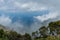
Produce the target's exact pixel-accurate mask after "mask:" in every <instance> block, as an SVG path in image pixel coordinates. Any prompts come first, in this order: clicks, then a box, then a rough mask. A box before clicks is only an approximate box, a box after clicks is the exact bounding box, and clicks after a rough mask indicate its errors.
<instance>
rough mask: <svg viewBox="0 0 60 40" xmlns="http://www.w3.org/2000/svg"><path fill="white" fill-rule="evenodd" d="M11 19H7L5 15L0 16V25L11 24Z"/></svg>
mask: <svg viewBox="0 0 60 40" xmlns="http://www.w3.org/2000/svg"><path fill="white" fill-rule="evenodd" d="M11 22H12V21H11V19H10V18H9V17H6V16H5V15H2V16H0V24H2V25H5V26H7V25H9V24H10V23H11Z"/></svg>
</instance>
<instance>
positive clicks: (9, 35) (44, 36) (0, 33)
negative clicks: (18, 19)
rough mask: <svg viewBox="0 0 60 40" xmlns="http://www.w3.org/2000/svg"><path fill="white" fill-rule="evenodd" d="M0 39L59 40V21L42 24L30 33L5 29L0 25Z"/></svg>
mask: <svg viewBox="0 0 60 40" xmlns="http://www.w3.org/2000/svg"><path fill="white" fill-rule="evenodd" d="M0 40H60V21H56V22H50V23H49V25H48V26H47V27H46V26H42V27H41V28H39V30H37V31H36V32H32V35H30V34H28V33H25V34H24V35H21V34H19V33H17V32H15V31H7V30H5V29H4V26H2V25H0Z"/></svg>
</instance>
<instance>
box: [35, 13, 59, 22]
mask: <svg viewBox="0 0 60 40" xmlns="http://www.w3.org/2000/svg"><path fill="white" fill-rule="evenodd" d="M58 16H59V14H58V13H57V12H53V13H48V14H45V15H42V16H34V18H36V19H37V20H39V21H41V22H44V21H46V20H49V19H55V18H57V17H58Z"/></svg>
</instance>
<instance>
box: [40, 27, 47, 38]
mask: <svg viewBox="0 0 60 40" xmlns="http://www.w3.org/2000/svg"><path fill="white" fill-rule="evenodd" d="M39 31H40V34H41V37H47V32H48V29H47V27H45V26H42V27H41V28H40V29H39Z"/></svg>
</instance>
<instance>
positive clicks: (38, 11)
mask: <svg viewBox="0 0 60 40" xmlns="http://www.w3.org/2000/svg"><path fill="white" fill-rule="evenodd" d="M58 20H60V0H0V24H2V25H4V26H6V28H9V29H11V30H14V31H16V32H18V33H21V34H24V33H25V32H27V33H32V32H33V31H36V30H38V29H39V28H40V27H41V26H43V25H45V26H46V25H48V23H49V22H51V21H58Z"/></svg>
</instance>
